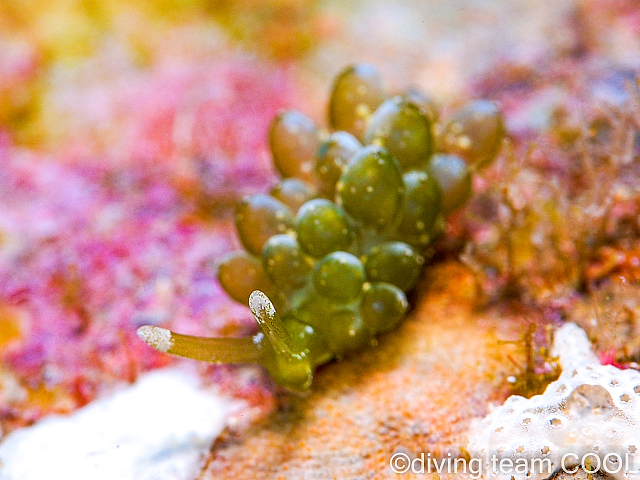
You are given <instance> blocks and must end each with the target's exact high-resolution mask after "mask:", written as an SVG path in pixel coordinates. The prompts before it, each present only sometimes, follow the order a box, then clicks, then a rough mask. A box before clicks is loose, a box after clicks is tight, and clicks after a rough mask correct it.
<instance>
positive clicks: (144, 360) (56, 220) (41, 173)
mask: <svg viewBox="0 0 640 480" xmlns="http://www.w3.org/2000/svg"><path fill="white" fill-rule="evenodd" d="M207 67H208V70H206V71H205V69H204V68H202V66H200V67H197V68H194V69H193V70H188V71H185V72H183V73H181V74H179V75H174V77H173V78H170V79H169V80H167V78H166V77H164V76H163V75H162V74H158V77H157V78H155V79H151V80H152V81H151V82H150V86H149V87H147V88H148V89H149V91H148V92H143V90H142V89H141V90H140V91H139V93H140V96H139V98H138V100H139V101H138V102H137V105H136V102H134V97H133V96H127V98H128V100H127V101H129V102H130V105H129V108H133V107H134V106H138V107H139V109H138V111H137V112H136V114H135V115H133V120H131V123H127V124H126V125H120V127H121V128H123V129H124V131H123V134H125V135H131V131H133V132H134V133H133V135H131V136H129V138H128V140H127V142H128V143H127V147H126V149H125V150H124V151H126V152H128V153H127V154H126V155H123V154H122V153H121V154H119V155H118V157H112V158H111V159H109V158H105V157H104V156H102V155H97V154H96V151H95V150H93V149H92V148H90V149H89V150H86V149H85V153H86V152H88V151H91V150H93V151H94V154H93V155H86V154H85V155H82V156H81V158H79V157H78V156H73V155H69V154H67V155H60V154H57V155H52V154H44V153H36V152H30V151H27V150H24V149H23V148H20V147H18V146H15V145H12V144H11V143H10V142H9V141H5V142H4V143H3V144H2V145H1V146H0V160H1V161H0V205H1V206H2V208H1V211H2V213H1V214H0V232H1V238H2V242H1V244H0V304H1V305H6V306H7V308H4V307H3V309H2V312H5V311H12V312H13V311H15V312H17V313H16V315H19V316H20V318H22V319H24V324H25V326H24V327H21V330H20V331H21V332H23V334H20V335H18V334H17V333H16V328H17V327H16V326H14V324H13V323H11V322H8V320H7V321H6V322H5V320H6V318H9V317H6V318H5V316H4V315H2V317H1V318H0V337H2V338H1V341H0V343H1V344H2V348H0V358H1V359H2V363H3V364H4V365H5V366H6V367H7V368H9V369H10V371H11V372H12V374H13V375H15V377H16V378H17V381H18V382H19V384H20V385H21V387H22V388H24V389H26V391H27V392H28V395H27V397H26V398H25V399H23V400H21V401H16V402H14V404H13V405H11V406H10V408H8V409H6V410H5V411H4V413H2V412H0V424H1V425H2V426H3V429H6V428H14V427H15V426H18V425H20V424H24V423H29V422H31V421H33V420H35V419H37V418H38V417H39V416H41V415H43V414H46V413H47V412H48V411H51V410H54V411H65V410H69V409H73V408H75V407H77V406H80V405H84V404H86V403H88V402H89V401H91V400H92V399H93V398H95V397H96V396H97V395H100V393H101V392H102V391H103V390H104V389H105V387H108V386H109V385H112V384H114V383H117V382H122V381H125V382H131V381H133V380H135V378H136V377H137V375H138V374H139V373H140V372H143V371H146V370H150V369H153V368H157V367H159V366H162V365H166V364H167V363H169V362H172V360H170V359H169V358H168V357H166V356H164V355H162V354H159V353H157V352H155V351H154V350H152V349H149V348H148V347H147V346H146V345H144V344H143V343H142V342H140V341H139V340H138V338H137V337H136V335H135V331H136V328H137V327H138V326H140V325H142V324H146V323H152V324H162V325H168V326H170V327H172V328H175V329H177V330H180V331H183V332H187V333H191V334H199V335H203V334H209V335H210V334H211V333H212V332H214V333H215V332H223V331H224V332H225V333H227V334H229V333H230V325H235V326H236V327H235V331H236V333H246V332H247V331H251V330H252V329H253V328H254V325H253V321H252V317H251V314H250V312H249V311H248V309H246V308H245V307H242V306H239V305H236V304H233V302H232V301H231V300H230V299H229V298H228V297H227V296H226V294H224V292H223V291H222V289H221V288H220V287H219V285H218V283H217V280H216V275H215V261H216V259H217V258H219V257H221V256H222V255H223V254H224V253H226V252H227V251H228V250H230V249H231V248H232V247H233V246H234V245H233V240H232V234H231V226H230V222H229V216H230V213H229V205H226V204H223V205H222V207H221V209H222V210H221V211H217V212H216V214H217V215H216V216H213V215H211V214H210V212H209V215H207V212H206V211H204V212H202V211H201V209H200V203H201V197H203V196H206V195H208V193H209V192H214V194H215V193H216V191H217V189H218V188H220V186H221V185H226V186H227V187H228V188H231V189H233V191H234V192H236V195H240V194H242V193H248V192H252V191H254V190H255V189H256V188H259V187H256V185H264V186H265V188H266V187H267V186H268V184H269V181H270V180H271V179H272V178H273V173H272V172H271V171H270V170H269V169H268V162H267V161H266V160H268V159H266V157H267V154H266V147H265V144H264V143H265V140H264V139H265V138H266V129H267V127H268V125H269V123H270V121H271V119H272V118H273V116H274V115H275V114H276V113H277V111H278V110H279V109H280V108H284V107H286V106H287V105H288V104H287V102H288V100H289V99H291V98H293V97H294V95H295V94H294V93H293V92H294V90H293V83H292V82H291V81H290V80H289V79H287V77H286V75H285V74H284V73H282V72H281V71H278V70H274V71H270V70H268V68H267V67H264V66H260V64H250V63H247V62H244V61H242V60H236V59H231V58H230V59H227V60H224V61H222V60H220V59H218V61H217V63H216V62H213V63H210V64H209V65H207ZM266 72H269V73H268V74H267V73H266ZM179 84H181V85H182V86H181V87H180V88H176V86H177V85H179ZM114 94H115V92H114ZM130 95H131V92H130ZM187 98H189V100H188V102H187V101H186V99H187ZM185 105H188V106H189V107H188V109H187V110H185V108H186V107H185ZM185 111H187V113H189V114H191V113H194V115H193V116H192V117H191V118H190V120H189V121H190V125H189V128H188V130H187V137H186V142H185V141H184V140H183V143H182V145H181V147H180V148H181V149H182V150H180V151H179V152H178V148H177V147H176V146H175V142H174V139H175V137H176V134H175V128H176V127H175V124H176V123H178V122H180V121H182V120H180V115H184V114H185ZM82 141H83V139H82V138H81V139H80V142H82ZM116 150H117V149H116ZM183 155H184V158H183ZM185 158H186V160H185ZM185 165H186V166H187V167H188V168H187V170H186V171H187V174H186V176H185ZM189 168H191V171H192V172H193V173H189ZM190 175H195V176H197V178H198V179H199V180H200V190H196V191H195V192H194V191H192V190H191V189H190V188H189V186H192V185H193V182H192V181H189V176H190ZM185 179H187V180H186V181H185ZM207 189H209V190H207ZM225 212H226V213H225ZM5 327H6V328H5ZM231 330H234V329H233V328H231ZM231 333H233V332H231ZM9 340H11V341H9ZM219 375H222V376H223V377H224V376H227V375H233V377H234V379H235V380H234V381H236V380H237V381H238V385H237V386H236V387H235V388H236V389H237V390H238V391H240V390H243V389H247V388H249V389H251V388H250V387H248V386H247V385H245V382H243V381H242V380H241V379H239V378H238V375H237V374H235V373H232V372H228V371H226V372H225V370H224V369H221V370H220V373H219ZM255 375H257V377H256V378H255V379H254V380H251V379H247V382H249V383H248V385H251V384H252V382H253V383H256V382H257V384H264V382H265V380H264V379H263V378H262V376H261V373H260V372H259V371H257V372H256V373H255ZM255 375H254V376H255ZM229 383H231V382H229ZM266 384H267V385H268V381H267V383H266ZM256 392H257V390H256ZM267 395H268V396H269V395H271V394H270V393H269V394H267ZM243 396H245V397H247V399H248V401H249V402H250V403H257V404H259V405H263V404H269V403H270V401H269V400H268V399H264V398H263V397H264V394H263V395H262V396H261V395H257V396H256V394H255V393H246V394H244V395H243ZM254 397H255V398H254Z"/></svg>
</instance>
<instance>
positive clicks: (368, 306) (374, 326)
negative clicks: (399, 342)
mask: <svg viewBox="0 0 640 480" xmlns="http://www.w3.org/2000/svg"><path fill="white" fill-rule="evenodd" d="M408 308H409V304H408V302H407V297H406V296H405V294H404V293H403V292H402V290H400V289H399V288H398V287H396V286H395V285H391V284H390V283H383V282H378V283H371V284H368V285H367V288H365V289H364V294H363V296H362V303H361V304H360V312H361V314H362V318H363V320H364V322H365V324H366V325H367V327H369V328H370V329H371V330H372V331H373V332H375V333H376V335H377V334H380V333H385V332H388V331H391V330H393V329H394V328H396V327H397V326H398V324H399V323H400V322H401V321H402V320H403V319H404V317H405V316H406V314H407V310H408Z"/></svg>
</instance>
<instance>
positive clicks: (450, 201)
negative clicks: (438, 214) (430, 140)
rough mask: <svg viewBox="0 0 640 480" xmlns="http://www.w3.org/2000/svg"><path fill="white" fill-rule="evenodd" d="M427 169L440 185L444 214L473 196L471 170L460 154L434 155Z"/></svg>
mask: <svg viewBox="0 0 640 480" xmlns="http://www.w3.org/2000/svg"><path fill="white" fill-rule="evenodd" d="M426 170H427V173H428V174H429V175H430V176H431V177H433V178H434V180H435V181H436V182H438V185H439V186H440V190H441V191H442V212H443V213H444V214H447V213H450V212H453V211H454V210H457V209H458V208H460V207H461V206H462V205H464V204H465V203H466V201H467V200H468V199H469V197H471V172H470V171H469V168H468V167H467V164H466V163H465V161H464V160H462V159H461V158H460V157H459V156H457V155H445V154H438V155H434V156H433V157H431V160H430V161H429V163H428V164H427V169H426Z"/></svg>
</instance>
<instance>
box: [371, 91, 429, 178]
mask: <svg viewBox="0 0 640 480" xmlns="http://www.w3.org/2000/svg"><path fill="white" fill-rule="evenodd" d="M364 141H365V143H366V144H373V145H379V146H381V147H384V148H385V149H387V150H388V151H389V153H390V154H391V155H392V156H393V157H394V158H395V159H396V160H398V162H399V163H400V166H401V167H402V168H403V169H406V168H416V167H419V166H421V165H424V164H425V163H426V161H427V160H428V159H429V157H430V156H431V154H432V153H433V135H432V132H431V121H430V120H429V118H428V117H427V116H426V115H425V114H424V113H423V112H422V111H421V110H420V107H419V106H418V105H416V104H415V103H413V102H411V101H409V100H407V99H405V98H403V97H401V96H396V97H393V98H390V99H388V100H385V101H384V102H383V103H382V105H380V106H379V107H378V109H377V110H376V111H375V113H374V114H373V115H372V117H371V119H370V120H369V125H368V126H367V129H366V131H365V136H364Z"/></svg>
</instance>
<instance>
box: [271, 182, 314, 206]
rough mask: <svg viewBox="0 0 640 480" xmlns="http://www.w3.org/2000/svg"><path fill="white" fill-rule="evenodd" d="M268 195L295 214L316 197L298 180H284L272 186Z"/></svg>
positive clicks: (306, 185)
mask: <svg viewBox="0 0 640 480" xmlns="http://www.w3.org/2000/svg"><path fill="white" fill-rule="evenodd" d="M269 194H270V195H271V196H272V197H273V198H275V199H276V200H279V201H281V202H282V203H284V204H285V205H286V206H287V207H289V208H290V209H291V211H292V212H297V211H298V210H299V209H300V207H301V206H302V205H304V204H305V203H306V202H308V201H309V200H311V199H312V198H315V197H316V190H315V188H313V187H312V186H311V185H309V184H308V183H306V182H304V181H302V180H300V179H298V178H284V179H282V180H280V181H279V182H278V183H277V184H276V185H274V186H273V188H272V189H271V190H270V191H269Z"/></svg>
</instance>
